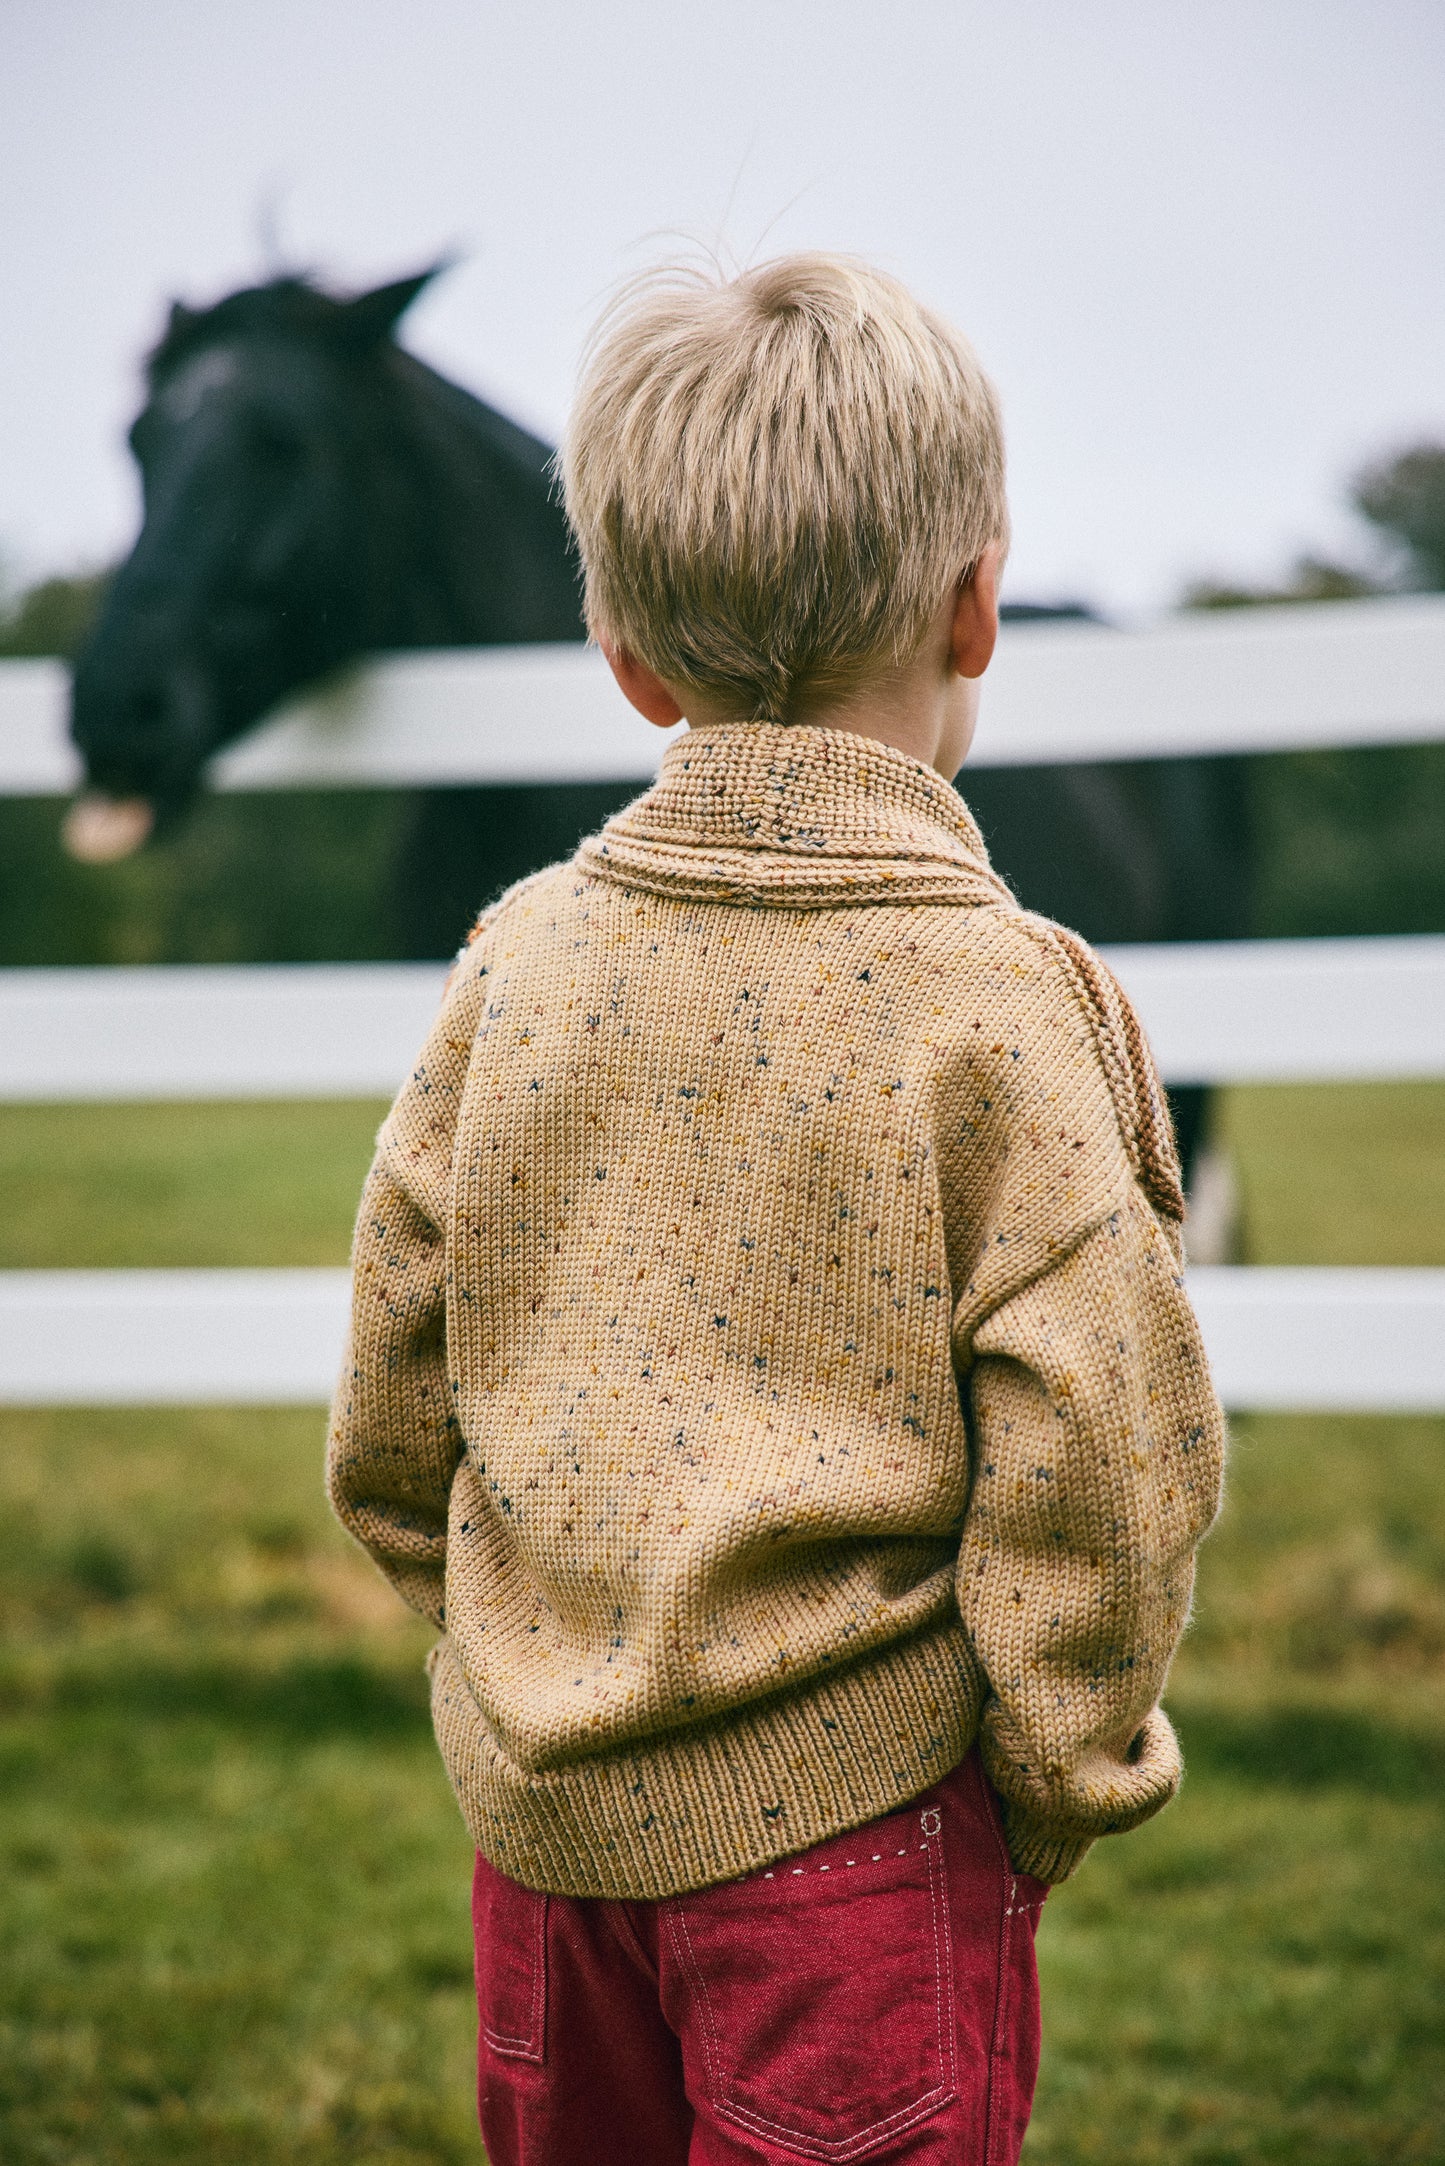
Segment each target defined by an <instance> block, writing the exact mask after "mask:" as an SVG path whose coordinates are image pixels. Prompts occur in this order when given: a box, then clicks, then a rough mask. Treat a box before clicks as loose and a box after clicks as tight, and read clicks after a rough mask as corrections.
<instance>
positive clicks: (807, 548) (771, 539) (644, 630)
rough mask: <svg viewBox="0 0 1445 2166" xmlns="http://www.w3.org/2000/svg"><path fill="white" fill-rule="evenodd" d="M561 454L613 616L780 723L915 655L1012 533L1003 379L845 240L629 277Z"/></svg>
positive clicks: (730, 704) (592, 360) (680, 682)
mask: <svg viewBox="0 0 1445 2166" xmlns="http://www.w3.org/2000/svg"><path fill="white" fill-rule="evenodd" d="M561 471H562V478H563V486H564V489H565V494H566V504H567V511H568V514H569V516H570V518H571V521H572V524H573V527H574V529H575V530H576V534H577V538H578V542H579V545H580V548H581V552H582V563H583V567H584V571H585V574H586V595H587V599H586V607H587V621H588V624H589V626H590V627H591V629H592V632H593V634H594V636H597V637H599V638H602V639H605V640H607V641H608V642H609V643H610V644H614V645H617V646H621V647H625V648H626V649H627V650H628V651H629V652H630V653H631V654H632V655H634V656H635V657H636V659H637V660H638V661H640V662H643V663H645V664H646V666H647V667H648V668H649V669H651V670H653V671H654V672H655V673H656V675H657V676H659V677H661V678H662V679H663V680H664V681H665V682H667V683H668V684H671V685H673V686H676V687H680V688H690V689H693V690H695V691H698V692H701V693H703V694H705V695H706V696H708V697H709V698H710V699H712V700H713V701H715V702H717V703H719V704H723V705H725V706H726V707H727V708H728V709H729V710H730V711H736V712H737V713H738V714H739V715H744V714H746V715H748V716H752V717H756V718H759V719H764V720H769V721H775V722H783V721H788V720H792V719H796V718H797V717H798V716H799V715H800V714H802V713H805V712H806V711H807V710H808V709H809V708H810V707H814V706H816V705H817V704H818V703H819V702H820V701H823V700H827V699H836V698H838V697H840V696H843V695H846V694H847V693H848V692H849V691H851V690H852V689H853V688H854V687H855V686H856V685H857V684H858V683H859V682H860V681H861V680H863V679H864V678H866V677H867V676H868V675H869V674H871V673H872V672H874V671H876V670H877V669H878V668H880V667H881V666H886V665H887V664H889V663H895V662H900V661H904V660H907V659H909V658H910V657H911V656H912V655H913V654H914V653H915V652H916V651H917V649H918V646H919V644H920V642H921V640H922V638H923V635H924V632H925V629H926V627H927V625H928V623H929V620H930V619H931V618H932V616H933V615H934V613H935V611H936V610H937V609H938V608H939V606H940V605H941V603H942V602H943V600H944V598H945V596H946V595H947V594H948V592H949V590H950V588H951V587H952V586H953V585H954V584H955V583H956V582H957V581H958V580H959V579H961V578H963V577H966V576H967V574H968V573H969V571H971V569H972V568H973V566H974V565H975V564H976V563H977V561H978V558H979V556H980V555H981V554H982V552H983V550H984V549H985V548H986V547H987V545H988V544H989V543H990V542H993V541H997V542H1000V543H1003V544H1005V545H1006V544H1007V539H1008V509H1007V505H1006V502H1005V497H1004V452H1003V430H1002V425H1001V421H1000V415H999V407H998V398H997V395H996V393H995V391H994V388H993V386H992V384H991V383H990V382H989V380H988V378H987V376H985V374H984V372H983V370H982V368H981V367H980V365H979V362H978V359H977V357H976V356H975V354H974V352H973V349H972V347H970V346H969V344H968V342H967V341H966V340H965V339H964V338H963V337H962V336H961V335H960V334H959V333H958V332H957V331H955V330H953V329H952V327H951V326H950V325H948V324H946V323H944V322H942V321H941V320H940V319H939V318H938V317H937V316H934V315H933V314H931V313H930V312H929V311H928V310H927V309H925V308H923V307H921V306H920V305H919V303H918V302H917V301H916V300H914V298H913V296H912V295H911V294H910V293H909V292H908V291H907V289H906V288H905V287H903V286H901V285H900V284H899V283H898V281H897V280H896V279H893V278H890V277H888V276H887V275H886V274H885V273H884V272H882V271H878V270H875V269H873V268H872V267H871V266H870V265H868V264H864V263H860V262H856V261H854V260H852V259H851V258H848V257H843V256H830V255H795V256H782V257H779V258H778V259H777V260H776V261H774V262H771V263H763V264H760V265H758V266H757V267H756V268H755V269H753V270H749V271H744V272H743V273H742V274H741V275H740V276H738V277H735V278H732V279H726V278H723V277H722V276H720V275H718V274H716V273H712V274H710V273H708V272H705V271H700V270H692V269H689V268H685V267H684V268H679V267H673V268H669V269H667V270H665V271H662V272H659V273H653V274H651V275H650V276H649V277H648V278H647V279H645V280H644V281H643V282H642V283H641V284H640V285H635V286H633V287H631V288H630V289H627V290H625V291H624V293H623V294H622V295H621V296H620V298H619V300H618V301H617V302H615V303H614V304H613V307H612V308H611V309H610V310H609V311H608V313H607V314H606V315H605V316H604V317H603V319H602V322H601V324H600V325H599V326H598V329H597V331H596V333H595V334H594V337H593V342H592V345H591V347H590V349H589V352H588V354H587V356H586V358H585V361H584V365H583V372H582V379H581V383H580V386H579V390H578V395H577V401H576V405H575V408H574V411H573V415H572V421H571V426H570V428H569V429H568V432H567V438H566V443H565V446H564V449H563V453H562V458H561Z"/></svg>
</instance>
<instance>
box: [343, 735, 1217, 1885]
mask: <svg viewBox="0 0 1445 2166" xmlns="http://www.w3.org/2000/svg"><path fill="white" fill-rule="evenodd" d="M1180 1214H1181V1199H1180V1194H1179V1183H1178V1169H1177V1162H1176V1159H1175V1156H1174V1149H1173V1143H1172V1139H1171V1136H1170V1131H1169V1125H1168V1118H1167V1114H1166V1113H1165V1111H1164V1108H1163V1105H1162V1101H1161V1096H1160V1091H1159V1087H1158V1083H1157V1080H1156V1077H1155V1074H1154V1070H1153V1066H1152V1063H1151V1061H1150V1058H1149V1055H1148V1051H1147V1049H1146V1047H1145V1045H1144V1042H1143V1040H1142V1038H1141V1036H1140V1033H1139V1029H1138V1026H1137V1024H1136V1022H1135V1020H1134V1018H1133V1015H1132V1013H1131V1011H1130V1009H1129V1006H1128V1004H1127V1002H1126V1000H1125V999H1124V996H1123V995H1122V993H1121V992H1120V991H1119V989H1118V987H1117V986H1116V985H1115V984H1114V982H1113V980H1112V979H1111V978H1110V976H1109V974H1108V972H1107V971H1106V970H1105V969H1104V967H1103V965H1102V964H1101V963H1100V962H1099V961H1098V959H1097V958H1096V957H1095V956H1094V955H1093V954H1092V952H1091V951H1090V950H1089V949H1088V948H1087V947H1086V946H1085V945H1084V943H1083V942H1082V941H1081V940H1079V939H1078V938H1077V937H1076V936H1074V935H1073V934H1070V933H1065V932H1061V931H1060V930H1059V929H1058V928H1056V927H1055V926H1053V925H1050V924H1048V923H1046V922H1045V921H1043V920H1041V919H1039V918H1036V917H1032V916H1030V915H1029V914H1028V913H1026V912H1025V911H1023V910H1021V909H1020V908H1019V907H1018V906H1017V905H1016V903H1015V902H1014V901H1013V899H1012V897H1011V896H1010V895H1009V894H1008V892H1007V890H1006V889H1005V888H1004V886H1003V885H1002V883H1001V882H1000V881H999V880H998V878H997V877H996V875H995V874H993V873H992V872H991V871H990V869H989V865H988V860H987V856H986V853H985V850H984V847H983V843H982V840H981V838H980V836H979V833H978V830H977V828H976V827H975V826H974V823H973V821H972V820H971V818H970V817H969V814H968V812H967V810H966V808H965V806H964V805H963V803H962V801H961V800H960V799H959V797H958V796H957V795H956V794H955V792H954V791H953V790H952V789H950V788H949V787H948V785H947V784H946V783H944V782H943V781H941V780H940V779H939V777H938V776H937V775H936V774H934V773H933V772H932V771H931V770H929V769H927V768H925V767H922V766H920V765H918V764H917V763H916V762H915V761H913V760H910V759H908V758H906V757H905V756H904V755H902V754H901V753H898V752H895V751H893V750H891V749H890V748H888V747H887V746H884V745H881V744H879V743H876V742H875V741H873V740H871V739H867V738H862V737H858V736H855V735H852V734H849V733H845V732H842V731H833V730H824V729H815V728H808V727H798V726H794V727H786V728H784V727H777V726H774V725H771V724H763V723H750V724H740V725H735V726H732V727H728V728H722V729H716V730H713V731H710V732H706V733H698V732H692V733H689V734H686V735H684V736H683V737H681V738H680V739H679V740H677V741H675V742H674V743H672V744H671V745H670V746H669V747H668V749H667V752H666V755H665V757H664V760H663V764H662V770H661V775H660V778H659V780H658V782H657V783H656V785H655V786H654V787H653V788H651V789H650V790H648V791H647V792H646V793H645V794H644V795H643V796H642V797H640V798H639V799H638V800H637V801H636V802H635V803H634V804H632V805H631V806H629V807H628V808H627V810H626V811H624V812H622V813H620V814H619V815H618V816H617V817H616V818H615V819H614V820H612V821H611V822H610V823H609V824H608V826H607V827H605V828H604V829H603V830H602V832H601V833H600V835H598V836H596V837H594V838H592V839H591V840H590V841H588V842H586V843H584V844H583V846H582V847H581V849H580V850H579V851H578V853H577V855H576V857H575V859H574V860H573V861H572V862H571V863H570V864H565V865H559V866H555V867H553V868H552V869H551V870H549V871H547V872H544V873H540V874H538V875H537V876H536V877H535V878H534V879H532V880H530V881H526V882H523V883H522V885H521V886H520V887H517V888H514V889H513V890H512V891H511V892H510V894H508V895H507V896H506V897H504V898H503V900H502V901H501V902H500V903H499V904H498V905H497V906H496V907H495V908H494V909H493V910H492V911H490V912H489V913H488V914H487V915H486V916H485V917H484V918H483V920H482V922H481V924H480V926H479V927H478V929H477V933H476V935H475V936H474V938H473V941H472V943H471V944H470V945H469V946H468V948H467V949H466V950H465V951H464V955H463V958H462V961H461V964H460V966H459V968H458V970H457V971H456V972H455V974H454V976H453V979H452V982H451V985H450V987H449V990H448V993H447V997H446V999H445V1002H444V1004H443V1007H442V1011H441V1014H440V1016H439V1019H438V1021H437V1023H436V1025H435V1028H434V1029H433V1031H432V1034H431V1036H430V1037H429V1039H428V1040H427V1043H426V1045H425V1047H424V1049H423V1051H422V1054H421V1056H420V1059H419V1061H418V1063H417V1066H416V1069H415V1072H414V1074H413V1075H412V1077H411V1080H410V1081H409V1082H408V1083H407V1085H406V1086H405V1088H404V1089H403V1090H402V1092H401V1095H400V1097H399V1098H398V1099H397V1102H396V1104H395V1106H394V1107H393V1109H392V1112H391V1115H390V1117H389V1118H388V1120H387V1122H386V1124H385V1126H384V1128H383V1129H382V1131H381V1136H380V1139H379V1144H378V1150H377V1156H376V1161H375V1164H374V1166H373V1168H372V1172H371V1176H370V1178H369V1180H368V1182H367V1186H366V1191H365V1194H364V1197H363V1199H362V1204H361V1212H360V1217H359V1219H358V1222H357V1229H356V1239H355V1248H354V1260H353V1270H354V1293H353V1306H352V1320H351V1334H350V1342H349V1347H348V1351H347V1355H346V1360H345V1368H344V1371H343V1375H342V1379H341V1382H340V1385H339V1388H338V1391H337V1396H336V1402H335V1407H334V1413H333V1424H332V1434H331V1442H330V1453H329V1481H330V1492H331V1496H332V1499H333V1502H334V1504H335V1507H336V1509H337V1511H338V1512H339V1514H340V1516H341V1518H342V1519H343V1520H344V1522H345V1523H346V1525H347V1526H348V1527H349V1528H350V1529H351V1531H352V1532H353V1533H354V1534H355V1535H356V1536H357V1538H358V1539H359V1540H360V1541H361V1542H363V1543H364V1544H365V1546H366V1547H367V1549H368V1550H369V1551H370V1552H371V1554H372V1556H373V1557H374V1558H375V1559H376V1561H377V1563H378V1564H379V1565H380V1566H381V1568H382V1570H383V1571H384V1572H386V1573H387V1574H388V1576H389V1577H390V1578H391V1579H392V1581H393V1582H394V1583H395V1585H396V1586H397V1587H398V1588H399V1589H400V1591H401V1593H402V1594H403V1595H404V1596H405V1597H406V1599H407V1601H408V1602H410V1603H412V1604H413V1605H414V1607H415V1608H417V1609H418V1610H420V1611H421V1612H422V1613H423V1614H424V1615H425V1616H427V1617H429V1618H430V1619H431V1620H432V1621H433V1622H434V1623H435V1624H436V1626H437V1627H438V1629H439V1631H440V1633H441V1638H440V1640H439V1642H438V1645H437V1648H436V1651H435V1653H434V1655H433V1658H432V1693H433V1715H434V1719H435V1724H436V1731H437V1736H438V1740H439V1742H440V1745H441V1750H442V1753H443V1756H444V1758H445V1761H446V1765H447V1767H448V1770H449V1772H450V1775H451V1779H452V1782H453V1784H454V1786H455V1788H456V1792H457V1796H458V1798H459V1800H460V1802H461V1807H462V1811H463V1812H464V1814H465V1816H466V1819H467V1823H468V1826H469V1827H470V1829H471V1832H472V1835H473V1836H474V1838H475V1840H476V1842H477V1844H478V1846H479V1847H480V1848H481V1849H482V1850H483V1851H484V1852H485V1854H486V1855H487V1856H488V1857H489V1858H491V1859H492V1860H493V1861H494V1862H495V1863H496V1864H497V1865H498V1866H499V1867H500V1868H501V1869H502V1871H504V1872H506V1873H508V1874H510V1875H512V1876H513V1877H514V1878H515V1879H517V1880H520V1881H523V1882H525V1883H527V1884H529V1885H531V1886H533V1887H537V1888H544V1889H550V1890H553V1891H556V1892H560V1893H567V1894H573V1895H594V1896H626V1897H634V1898H645V1897H658V1896H665V1895H669V1894H676V1893H680V1892H682V1891H685V1890H687V1889H689V1888H695V1887H699V1886H703V1885H705V1884H707V1883H709V1882H712V1881H717V1880H723V1879H727V1878H730V1877H732V1876H735V1875H738V1874H742V1873H745V1872H748V1871H750V1870H752V1869H753V1868H755V1867H758V1866H761V1865H763V1864H765V1863H767V1862H768V1861H770V1860H772V1859H774V1858H777V1857H779V1856H783V1855H786V1854H787V1853H789V1852H792V1851H796V1850H800V1849H803V1848H804V1847H806V1846H807V1845H809V1844H811V1843H815V1842H818V1841H820V1840H822V1839H823V1838H824V1837H826V1836H830V1835H833V1834H835V1833H840V1832H842V1831H843V1830H845V1829H847V1828H849V1827H854V1826H858V1825H860V1824H862V1823H863V1822H865V1821H867V1820H870V1819H872V1818H874V1817H876V1816H877V1815H879V1814H882V1813H884V1812H887V1811H889V1810H891V1809H893V1808H895V1807H897V1806H899V1805H901V1804H903V1803H905V1802H906V1801H907V1800H908V1799H909V1798H911V1797H913V1796H916V1795H917V1794H918V1793H919V1792H920V1791H922V1790H924V1789H925V1788H927V1787H928V1786H929V1785H930V1784H931V1783H933V1782H934V1781H936V1780H937V1779H938V1778H939V1777H940V1776H941V1775H943V1774H944V1773H945V1772H946V1771H947V1770H948V1769H949V1768H950V1767H952V1766H953V1765H955V1764H956V1762H957V1761H958V1760H960V1759H961V1758H962V1757H963V1755H964V1754H965V1753H966V1752H967V1751H968V1749H969V1747H970V1745H971V1744H972V1743H973V1741H974V1739H975V1737H978V1738H980V1739H981V1741H982V1749H983V1754H984V1759H985V1763H986V1765H987V1768H988V1771H989V1774H990V1775H991V1777H992V1779H993V1781H994V1783H995V1785H996V1786H997V1788H998V1790H999V1791H1000V1792H1001V1794H1002V1797H1003V1801H1004V1811H1005V1818H1006V1825H1007V1831H1008V1839H1009V1845H1010V1848H1011V1850H1012V1853H1013V1857H1014V1860H1015V1862H1016V1864H1017V1865H1018V1866H1019V1867H1020V1868H1023V1869H1026V1870H1028V1871H1029V1872H1032V1873H1035V1874H1037V1875H1039V1876H1040V1877H1042V1878H1044V1879H1046V1880H1059V1879H1062V1878H1063V1877H1064V1876H1065V1875H1066V1874H1068V1873H1069V1872H1070V1871H1072V1869H1073V1868H1074V1866H1075V1865H1076V1864H1077V1862H1078V1860H1079V1859H1080V1858H1081V1857H1082V1855H1083V1853H1084V1851H1085V1850H1086V1849H1087V1848H1088V1846H1089V1844H1090V1843H1091V1842H1092V1840H1093V1839H1094V1838H1095V1837H1096V1836H1098V1835H1100V1834H1103V1833H1106V1832H1109V1831H1112V1830H1115V1829H1122V1828H1130V1827H1133V1826H1135V1825H1136V1824H1137V1823H1138V1822H1140V1821H1142V1820H1144V1819H1146V1818H1147V1817H1148V1816H1149V1815H1150V1814H1151V1813H1153V1812H1155V1811H1157V1809H1158V1808H1159V1807H1160V1806H1161V1805H1162V1804H1163V1803H1164V1802H1165V1801H1166V1799H1167V1798H1168V1797H1169V1796H1170V1795H1171V1794H1172V1792H1173V1791H1174V1789H1175V1787H1176V1785H1177V1783H1178V1780H1179V1756H1178V1751H1177V1747H1176V1744H1175V1740H1174V1735H1173V1732H1172V1730H1171V1729H1170V1726H1169V1723H1168V1721H1167V1720H1166V1719H1165V1717H1164V1715H1163V1714H1162V1713H1161V1712H1160V1710H1159V1706H1158V1700H1159V1695H1160V1691H1161V1688H1162V1686H1163V1683H1164V1678H1165V1672H1166V1670H1167V1668H1168V1664H1169V1660H1170V1657H1171V1655H1172V1653H1173V1650H1174V1647H1175V1644H1176V1642H1177V1640H1178V1637H1179V1633H1180V1631H1181V1629H1182V1627H1183V1624H1184V1621H1185V1617H1186V1613H1187V1611H1188V1607H1189V1599H1190V1588H1191V1581H1192V1575H1193V1554H1194V1549H1195V1545H1196V1544H1197V1542H1198V1540H1199V1538H1200V1536H1201V1534H1202V1533H1203V1531H1204V1529H1205V1528H1206V1527H1207V1526H1208V1524H1209V1521H1210V1519H1211V1517H1212V1515H1213V1513H1214V1510H1215V1506H1216V1502H1217V1497H1218V1489H1219V1480H1220V1466H1221V1452H1222V1423H1221V1418H1220V1413H1219V1408H1218V1405H1217V1402H1216V1399H1215V1396H1214V1393H1213V1390H1212V1388H1211V1386H1210V1381H1209V1376H1208V1372H1207V1369H1206V1366H1205V1360H1204V1355H1203V1352H1202V1350H1201V1346H1200V1340H1199V1333H1198V1330H1197V1327H1196V1324H1195V1320H1194V1317H1193V1314H1192V1312H1191V1310H1190V1307H1189V1303H1188V1301H1187V1299H1186V1298H1185V1294H1184V1291H1183V1287H1182V1284H1181V1274H1180V1250H1179V1238H1178V1222H1179V1219H1180Z"/></svg>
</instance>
